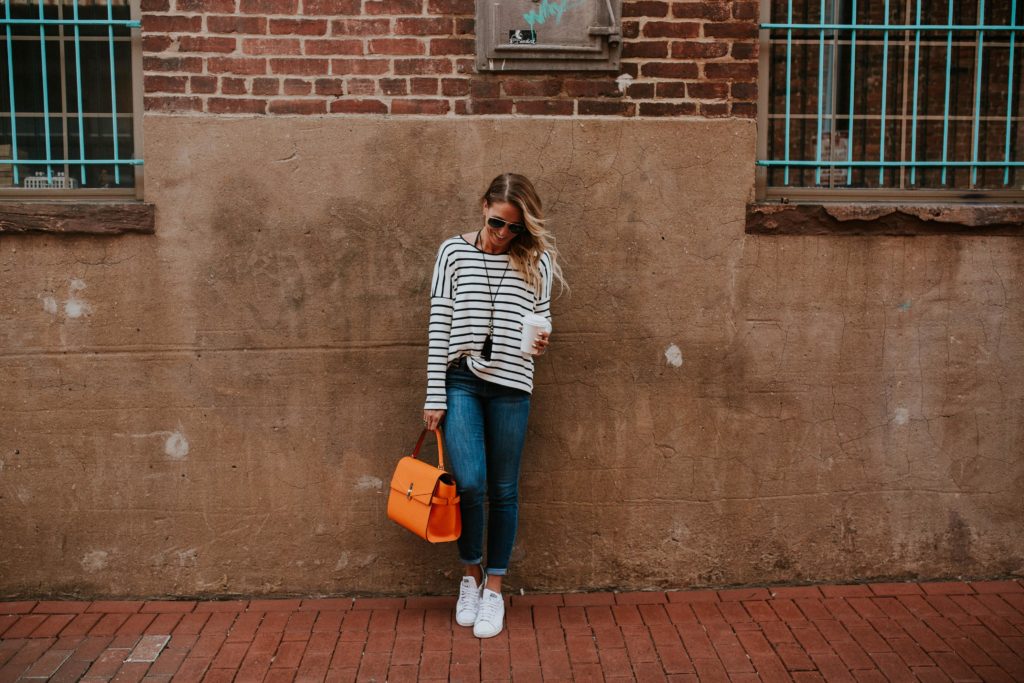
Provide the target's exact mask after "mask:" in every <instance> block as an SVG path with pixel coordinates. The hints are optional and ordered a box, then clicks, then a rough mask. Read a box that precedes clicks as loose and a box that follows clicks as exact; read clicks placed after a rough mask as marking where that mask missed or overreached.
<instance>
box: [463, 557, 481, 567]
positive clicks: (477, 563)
mask: <svg viewBox="0 0 1024 683" xmlns="http://www.w3.org/2000/svg"><path fill="white" fill-rule="evenodd" d="M459 562H461V563H462V564H465V565H469V566H475V565H480V566H481V567H482V566H483V564H484V558H482V557H481V558H480V559H478V560H464V559H462V558H461V557H460V558H459Z"/></svg>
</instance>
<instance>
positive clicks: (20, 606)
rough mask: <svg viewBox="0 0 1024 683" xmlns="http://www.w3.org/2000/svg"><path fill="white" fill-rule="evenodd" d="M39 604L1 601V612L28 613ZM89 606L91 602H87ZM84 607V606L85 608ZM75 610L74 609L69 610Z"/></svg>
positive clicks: (21, 601)
mask: <svg viewBox="0 0 1024 683" xmlns="http://www.w3.org/2000/svg"><path fill="white" fill-rule="evenodd" d="M38 604H40V603H37V602H35V601H34V600H18V601H11V602H0V614H28V613H29V612H31V611H32V609H33V608H35V607H36V606H37V605H38ZM54 604H56V605H62V604H64V603H63V602H60V601H58V602H56V603H54ZM85 604H86V605H87V606H88V604H89V603H85ZM83 609H84V608H83ZM68 611H74V610H68Z"/></svg>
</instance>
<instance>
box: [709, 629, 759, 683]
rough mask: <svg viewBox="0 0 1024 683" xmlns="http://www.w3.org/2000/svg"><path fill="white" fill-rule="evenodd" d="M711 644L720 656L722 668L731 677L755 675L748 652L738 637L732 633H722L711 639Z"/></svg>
mask: <svg viewBox="0 0 1024 683" xmlns="http://www.w3.org/2000/svg"><path fill="white" fill-rule="evenodd" d="M711 644H712V646H713V647H714V648H715V652H716V653H717V654H718V659H719V660H720V661H721V662H722V666H724V667H725V670H726V671H727V672H729V674H730V675H732V674H736V673H745V672H749V673H753V671H754V666H753V665H752V664H751V663H750V658H749V657H748V656H747V653H746V650H744V649H743V646H742V645H740V641H739V640H737V638H736V636H734V635H732V634H730V633H722V634H718V635H715V636H712V638H711Z"/></svg>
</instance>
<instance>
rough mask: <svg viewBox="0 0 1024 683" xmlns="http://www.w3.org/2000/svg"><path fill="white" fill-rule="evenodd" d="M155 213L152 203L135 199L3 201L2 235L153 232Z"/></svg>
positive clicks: (0, 217)
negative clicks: (135, 200)
mask: <svg viewBox="0 0 1024 683" xmlns="http://www.w3.org/2000/svg"><path fill="white" fill-rule="evenodd" d="M155 213H156V207H155V206H154V205H153V204H147V203H145V202H134V201H99V202H87V201H68V202H58V201H52V202H44V201H33V202H22V201H0V235H2V234H13V233H22V232H46V233H55V234H85V235H120V234H123V233H129V232H137V233H152V232H154V223H155V219H154V218H155Z"/></svg>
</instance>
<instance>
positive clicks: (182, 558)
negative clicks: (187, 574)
mask: <svg viewBox="0 0 1024 683" xmlns="http://www.w3.org/2000/svg"><path fill="white" fill-rule="evenodd" d="M198 563H199V549H198V548H189V549H188V550H182V551H181V552H179V553H178V566H179V567H195V566H196V565H197V564H198Z"/></svg>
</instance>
